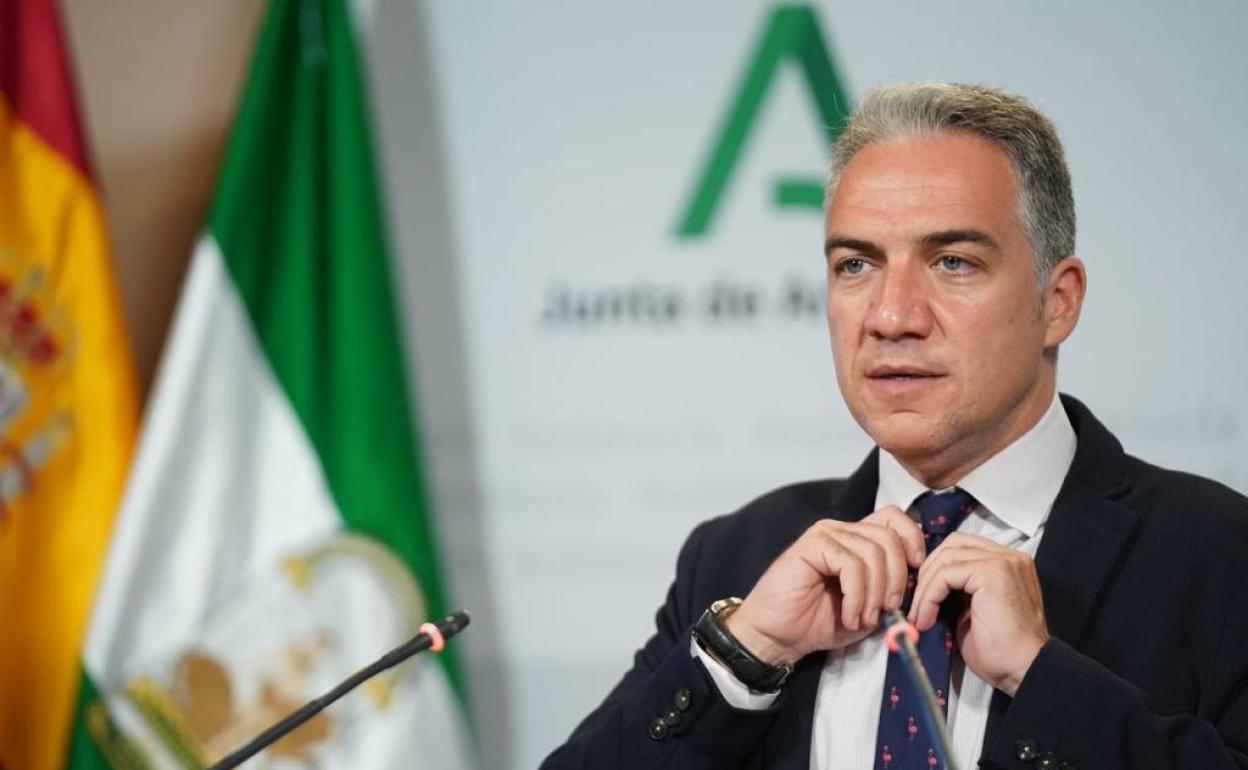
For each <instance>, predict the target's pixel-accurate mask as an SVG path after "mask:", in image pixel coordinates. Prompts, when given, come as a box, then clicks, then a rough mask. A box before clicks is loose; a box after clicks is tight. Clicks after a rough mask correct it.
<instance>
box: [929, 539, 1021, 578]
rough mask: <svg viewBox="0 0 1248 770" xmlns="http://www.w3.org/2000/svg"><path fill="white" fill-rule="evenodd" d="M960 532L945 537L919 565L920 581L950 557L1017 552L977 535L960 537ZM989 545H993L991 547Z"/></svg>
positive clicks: (1001, 554)
mask: <svg viewBox="0 0 1248 770" xmlns="http://www.w3.org/2000/svg"><path fill="white" fill-rule="evenodd" d="M959 534H960V533H957V532H954V533H953V534H952V535H949V537H947V538H945V541H944V542H943V543H941V544H940V545H938V546H936V548H934V549H933V550H932V553H931V555H930V556H928V557H927V559H926V560H925V561H924V562H923V564H922V565H921V566H920V567H919V574H918V575H917V576H916V579H917V581H918V582H919V583H922V582H923V579H924V578H925V577H926V575H928V574H929V573H930V572H931V571H932V570H934V569H937V568H938V567H940V566H941V565H942V564H945V563H946V562H947V561H948V560H950V559H966V558H968V557H970V556H973V555H974V556H980V557H986V556H1003V555H1007V554H1012V553H1016V552H1015V551H1013V550H1011V549H1009V548H1006V547H1005V546H1002V545H998V544H997V543H994V542H992V541H991V540H987V539H985V538H982V537H977V536H975V535H962V536H960V537H959ZM988 546H992V547H991V548H990V547H988Z"/></svg>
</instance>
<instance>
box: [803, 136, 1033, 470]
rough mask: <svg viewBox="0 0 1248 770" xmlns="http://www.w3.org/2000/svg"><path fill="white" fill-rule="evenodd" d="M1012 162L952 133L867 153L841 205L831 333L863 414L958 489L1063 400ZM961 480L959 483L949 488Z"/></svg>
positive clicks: (912, 458)
mask: <svg viewBox="0 0 1248 770" xmlns="http://www.w3.org/2000/svg"><path fill="white" fill-rule="evenodd" d="M1018 200H1019V198H1018V187H1017V184H1016V182H1015V177H1014V170H1013V167H1012V166H1011V164H1010V161H1009V159H1008V158H1007V156H1006V155H1005V153H1004V152H1003V151H1002V150H1001V149H999V148H998V147H996V146H995V145H993V144H991V143H990V142H988V141H987V140H984V139H981V138H979V137H976V136H973V135H970V134H965V133H945V134H938V135H935V136H926V137H918V138H910V139H899V140H891V141H886V142H877V143H874V144H871V145H868V146H867V147H866V148H865V149H863V150H862V151H860V152H859V153H858V154H857V155H856V156H855V157H854V159H853V160H852V161H851V162H850V163H849V166H848V167H847V168H846V169H845V172H844V174H843V175H842V177H841V181H840V184H839V186H838V187H837V189H836V193H835V196H834V197H833V199H832V201H831V204H830V205H829V207H828V221H827V237H828V328H829V330H830V331H831V336H832V350H833V354H834V356H835V358H836V373H837V381H838V383H839V385H840V388H841V393H842V394H843V396H844V398H845V402H846V404H847V405H848V406H849V410H850V412H851V413H852V414H853V415H854V418H855V419H856V420H857V421H858V423H859V424H860V425H862V427H863V429H864V430H866V431H867V433H868V434H870V435H871V437H872V438H873V439H874V440H875V441H876V443H878V444H879V445H880V446H881V447H883V448H884V449H887V450H888V451H890V452H892V453H893V454H894V455H896V456H897V457H898V459H900V460H901V461H902V462H903V463H904V464H906V465H907V466H908V467H909V468H910V469H911V470H912V471H915V472H917V473H918V474H919V475H921V476H927V477H928V478H925V479H924V480H925V481H929V482H930V481H934V480H938V479H939V480H941V481H948V482H950V483H952V482H955V481H956V480H957V478H959V477H960V476H961V475H963V474H965V473H966V472H967V471H969V470H971V469H973V468H974V467H975V466H976V465H978V464H979V463H981V462H983V460H985V459H987V458H988V457H990V456H991V455H992V454H994V453H996V452H997V451H999V450H1000V449H1002V448H1003V447H1004V446H1006V445H1007V444H1008V443H1009V442H1011V441H1013V440H1014V439H1015V438H1017V437H1018V436H1019V435H1021V434H1022V433H1023V432H1025V431H1026V430H1027V429H1028V428H1029V427H1030V426H1031V425H1032V424H1034V422H1035V421H1036V420H1038V419H1039V417H1040V416H1041V415H1042V414H1043V413H1044V410H1045V409H1046V408H1047V407H1048V403H1049V400H1051V399H1052V394H1053V390H1052V388H1053V387H1054V385H1053V373H1052V369H1053V366H1052V359H1051V358H1050V362H1049V365H1048V366H1047V367H1046V366H1045V364H1044V351H1045V348H1046V345H1053V346H1055V345H1056V342H1055V341H1053V339H1052V335H1051V334H1049V335H1048V337H1049V338H1048V339H1046V324H1045V322H1044V320H1043V314H1042V313H1041V306H1040V298H1039V294H1038V293H1037V285H1036V280H1037V278H1036V274H1035V271H1034V267H1033V260H1032V253H1031V248H1030V245H1029V243H1028V241H1027V237H1026V235H1025V233H1024V231H1023V229H1022V227H1021V225H1020V224H1019V222H1018V218H1017V210H1018ZM949 474H953V475H952V478H948V479H946V478H944V477H945V476H947V475H949Z"/></svg>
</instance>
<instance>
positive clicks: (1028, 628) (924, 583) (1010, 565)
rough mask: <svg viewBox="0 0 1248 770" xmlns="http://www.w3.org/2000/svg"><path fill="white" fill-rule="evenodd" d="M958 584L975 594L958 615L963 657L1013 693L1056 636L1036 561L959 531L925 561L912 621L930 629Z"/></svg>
mask: <svg viewBox="0 0 1248 770" xmlns="http://www.w3.org/2000/svg"><path fill="white" fill-rule="evenodd" d="M953 591H963V592H965V593H966V594H968V595H969V596H970V600H971V601H970V607H968V608H967V609H966V611H965V612H964V613H962V615H961V617H959V618H958V625H957V639H958V648H959V650H960V651H961V653H962V659H963V660H964V661H966V665H968V666H970V667H971V670H972V671H974V672H975V673H976V674H978V675H979V677H980V678H981V679H983V680H984V681H986V682H988V683H989V684H991V685H992V686H993V687H995V688H997V689H998V690H1001V691H1003V692H1004V693H1005V694H1006V695H1009V696H1010V697H1013V696H1014V693H1015V692H1016V691H1017V690H1018V686H1019V684H1021V683H1022V681H1023V676H1025V675H1026V673H1027V669H1029V668H1031V664H1032V662H1033V661H1034V660H1035V659H1036V656H1037V655H1038V654H1039V653H1040V648H1041V647H1043V646H1044V643H1045V642H1046V641H1048V639H1049V630H1048V626H1047V625H1046V624H1045V622H1044V599H1043V597H1042V596H1041V594H1040V580H1039V578H1038V577H1037V576H1036V563H1035V561H1033V560H1032V558H1031V557H1030V556H1028V555H1027V554H1025V553H1021V552H1019V551H1015V550H1012V549H1010V548H1006V547H1005V546H1003V545H999V544H997V543H994V542H992V541H991V540H988V539H986V538H982V537H978V536H976V535H967V534H963V533H960V532H955V533H953V534H952V535H950V536H949V537H948V538H946V539H945V541H944V542H943V543H941V544H940V546H939V547H938V548H937V549H936V550H935V551H933V552H932V554H931V555H930V556H928V558H927V559H926V560H925V561H924V562H923V566H921V567H920V568H919V575H918V581H917V583H916V585H915V590H914V601H913V602H912V604H911V605H910V622H911V623H913V624H914V625H915V627H916V628H918V629H919V631H920V632H923V631H927V630H928V629H930V628H931V627H932V626H933V625H934V624H935V623H936V615H937V613H938V612H939V610H940V604H941V602H943V601H944V600H945V599H947V598H948V597H949V594H950V593H951V592H953Z"/></svg>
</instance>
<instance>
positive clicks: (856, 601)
mask: <svg viewBox="0 0 1248 770" xmlns="http://www.w3.org/2000/svg"><path fill="white" fill-rule="evenodd" d="M840 535H841V531H840V530H839V529H838V528H833V527H818V528H812V529H811V531H810V532H809V534H808V536H804V537H803V538H802V541H801V544H802V547H801V549H800V550H799V551H798V553H797V555H798V556H799V557H800V558H801V560H802V561H803V562H805V563H806V565H807V566H808V567H809V568H810V569H811V570H812V571H813V572H815V573H816V574H818V575H821V576H823V578H824V579H825V580H827V579H834V580H836V581H837V582H838V584H839V585H840V593H841V624H842V625H843V626H844V627H846V628H849V629H851V630H855V631H856V630H858V628H859V627H860V625H861V623H860V620H861V616H862V608H863V605H864V604H865V603H866V597H865V594H866V591H867V588H868V577H867V574H868V570H867V565H866V564H865V563H864V562H863V560H862V558H861V557H860V556H859V555H858V554H857V553H856V552H855V551H854V550H852V549H851V548H850V547H849V546H848V545H847V544H846V542H845V541H844V539H843V538H841V537H840Z"/></svg>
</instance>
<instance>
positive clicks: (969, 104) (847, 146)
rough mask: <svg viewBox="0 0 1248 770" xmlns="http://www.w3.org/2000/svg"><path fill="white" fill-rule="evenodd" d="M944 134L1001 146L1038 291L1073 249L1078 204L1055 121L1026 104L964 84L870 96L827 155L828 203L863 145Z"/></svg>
mask: <svg viewBox="0 0 1248 770" xmlns="http://www.w3.org/2000/svg"><path fill="white" fill-rule="evenodd" d="M941 132H967V133H971V134H975V135H977V136H980V137H983V138H984V139H987V140H988V141H990V142H992V143H993V144H995V145H996V146H998V147H1000V148H1001V149H1002V150H1003V151H1004V152H1005V154H1006V155H1007V156H1008V157H1009V159H1010V163H1011V164H1012V165H1013V166H1014V173H1015V176H1016V178H1017V180H1018V190H1019V200H1018V217H1019V224H1020V225H1021V226H1022V228H1023V231H1024V232H1025V233H1026V235H1027V240H1028V242H1029V243H1030V245H1031V251H1032V255H1033V257H1034V259H1035V263H1036V275H1037V276H1038V277H1039V278H1040V290H1041V291H1043V290H1044V284H1045V283H1046V282H1047V281H1048V277H1049V274H1050V273H1051V272H1052V270H1053V267H1054V266H1055V265H1056V264H1057V263H1058V262H1059V261H1061V260H1062V259H1063V258H1065V257H1067V256H1069V255H1071V254H1073V253H1074V251H1075V201H1074V196H1073V195H1072V194H1071V191H1070V172H1069V171H1068V170H1067V168H1066V158H1065V154H1064V153H1063V151H1062V143H1061V141H1060V140H1059V139H1058V138H1057V130H1056V129H1055V128H1054V127H1053V124H1052V123H1051V122H1050V121H1049V119H1048V118H1046V117H1045V116H1044V115H1042V114H1041V113H1040V111H1039V110H1037V109H1036V108H1035V107H1033V106H1032V105H1031V104H1030V103H1029V102H1028V101H1027V100H1026V99H1023V98H1022V97H1020V96H1015V95H1014V94H1010V93H1006V92H1004V91H999V90H997V89H995V88H989V87H987V86H980V85H967V84H962V83H905V84H900V85H891V86H882V87H880V88H876V89H873V90H872V91H870V92H868V93H867V95H866V96H865V97H864V98H863V100H862V103H861V104H859V105H858V109H857V110H855V111H854V114H853V115H852V116H851V117H850V119H849V122H848V123H847V124H846V125H845V130H844V131H843V132H842V133H841V135H840V137H839V138H838V139H837V140H836V144H835V145H834V147H833V150H832V167H831V170H830V171H829V173H828V186H827V191H826V192H827V195H826V201H827V202H828V205H831V202H832V196H833V194H834V193H835V192H836V186H837V184H838V183H839V182H840V180H841V174H843V173H844V171H845V167H846V166H848V165H849V162H850V160H852V159H853V157H854V156H855V155H856V154H858V152H859V150H862V149H863V148H864V147H866V146H867V145H869V144H871V143H873V142H879V141H887V140H890V139H903V138H907V137H913V136H922V135H925V134H935V133H941Z"/></svg>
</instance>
